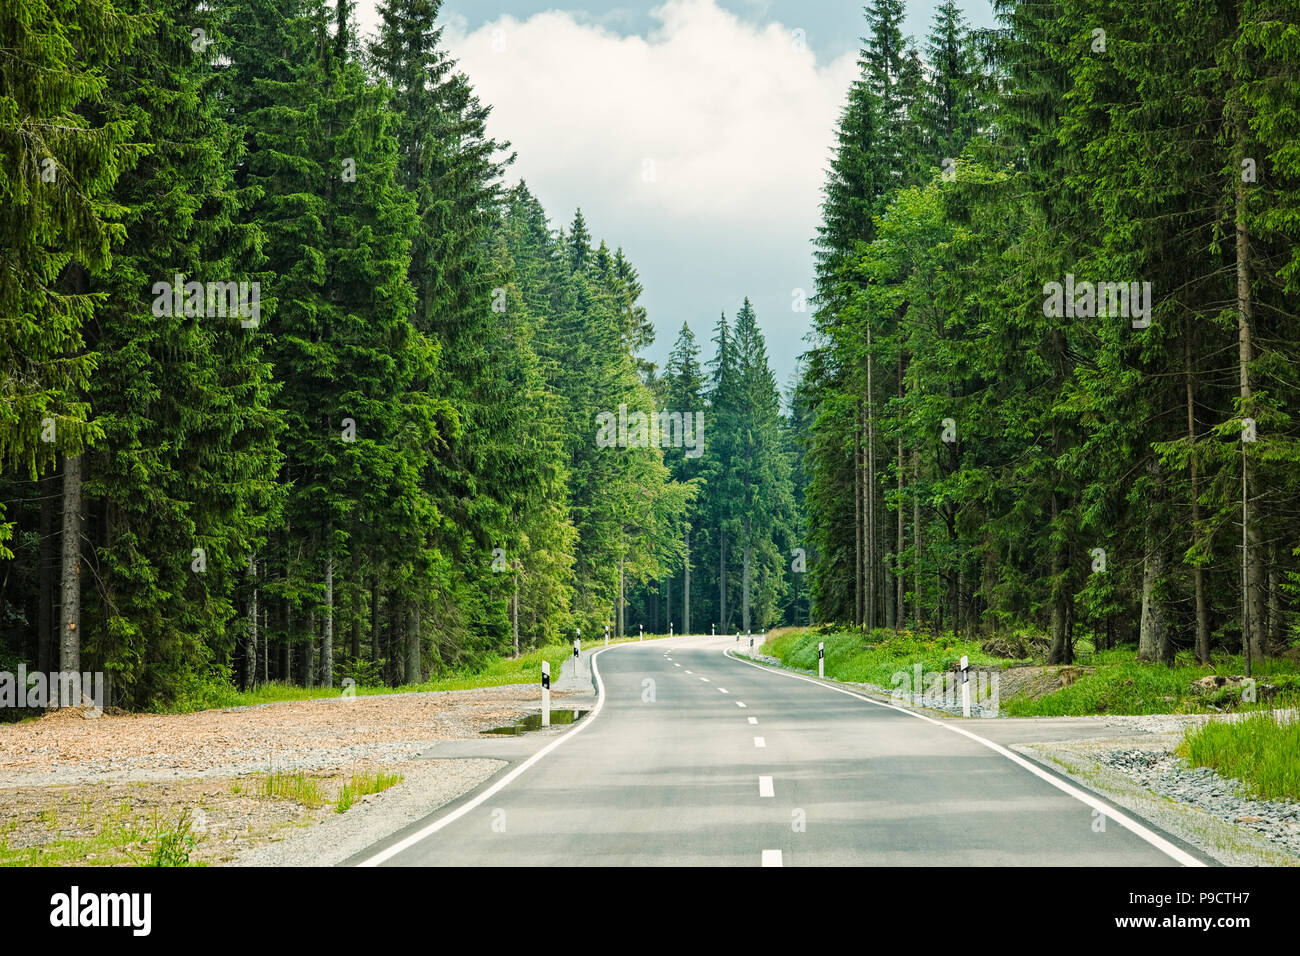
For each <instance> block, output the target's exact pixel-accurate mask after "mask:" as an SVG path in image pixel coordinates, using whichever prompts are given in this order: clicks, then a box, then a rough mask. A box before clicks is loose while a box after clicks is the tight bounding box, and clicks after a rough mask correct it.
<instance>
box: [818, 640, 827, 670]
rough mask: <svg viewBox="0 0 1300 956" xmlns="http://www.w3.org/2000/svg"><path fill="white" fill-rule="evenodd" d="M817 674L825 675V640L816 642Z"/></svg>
mask: <svg viewBox="0 0 1300 956" xmlns="http://www.w3.org/2000/svg"><path fill="white" fill-rule="evenodd" d="M817 676H818V677H821V678H823V679H824V678H825V677H826V642H825V641H818V642H817Z"/></svg>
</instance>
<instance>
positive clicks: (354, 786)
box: [334, 771, 402, 813]
mask: <svg viewBox="0 0 1300 956" xmlns="http://www.w3.org/2000/svg"><path fill="white" fill-rule="evenodd" d="M401 782H402V775H401V774H400V773H384V772H383V771H380V772H378V773H354V774H353V775H352V779H351V780H349V781H348V782H347V783H345V784H344V785H343V788H342V789H341V790H340V791H339V798H338V799H337V800H336V801H334V812H335V813H346V812H347V811H348V810H349V809H350V808H351V807H352V804H353V803H355V802H356V799H357V797H364V796H365V795H366V794H368V793H383V792H384V791H385V790H387V789H388V788H389V787H395V786H397V785H398V784H399V783H401Z"/></svg>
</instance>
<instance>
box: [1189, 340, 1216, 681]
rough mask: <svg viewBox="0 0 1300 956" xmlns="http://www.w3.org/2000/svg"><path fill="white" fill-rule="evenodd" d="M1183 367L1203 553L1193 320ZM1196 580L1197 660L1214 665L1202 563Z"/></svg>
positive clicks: (1196, 541)
mask: <svg viewBox="0 0 1300 956" xmlns="http://www.w3.org/2000/svg"><path fill="white" fill-rule="evenodd" d="M1183 366H1184V368H1185V369H1186V375H1185V382H1186V386H1187V443H1188V445H1190V446H1191V449H1192V450H1191V454H1189V455H1188V459H1187V461H1188V466H1189V470H1190V472H1191V479H1192V544H1193V545H1195V546H1196V550H1197V551H1200V544H1201V501H1200V498H1201V486H1200V481H1199V475H1198V474H1197V471H1196V383H1195V378H1194V374H1195V373H1194V372H1193V369H1192V318H1191V316H1190V315H1189V316H1188V317H1187V321H1186V334H1185V335H1184V336H1183ZM1192 581H1193V584H1194V586H1195V589H1196V660H1197V661H1198V662H1199V663H1201V664H1208V663H1210V610H1209V606H1208V604H1207V602H1206V597H1205V569H1204V568H1203V567H1202V566H1201V565H1200V563H1199V562H1198V563H1197V564H1196V565H1195V566H1194V567H1193V568H1192Z"/></svg>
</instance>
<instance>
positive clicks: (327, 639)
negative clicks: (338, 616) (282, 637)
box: [320, 529, 334, 687]
mask: <svg viewBox="0 0 1300 956" xmlns="http://www.w3.org/2000/svg"><path fill="white" fill-rule="evenodd" d="M326 535H327V536H328V535H329V530H328V529H327V530H326ZM320 682H321V685H322V686H324V687H333V686H334V553H333V551H330V552H328V553H326V555H325V621H324V628H323V629H322V631H321V641H320Z"/></svg>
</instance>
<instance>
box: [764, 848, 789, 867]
mask: <svg viewBox="0 0 1300 956" xmlns="http://www.w3.org/2000/svg"><path fill="white" fill-rule="evenodd" d="M763 865H764V866H784V865H785V864H783V863H782V862H781V851H780V850H764V851H763Z"/></svg>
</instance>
